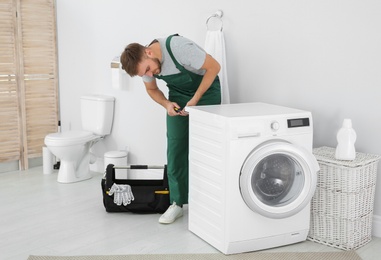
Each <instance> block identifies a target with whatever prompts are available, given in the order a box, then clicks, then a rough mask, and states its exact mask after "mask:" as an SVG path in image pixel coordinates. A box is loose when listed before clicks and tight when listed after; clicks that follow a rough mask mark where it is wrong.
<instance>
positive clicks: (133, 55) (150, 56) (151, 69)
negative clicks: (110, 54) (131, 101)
mask: <svg viewBox="0 0 381 260" xmlns="http://www.w3.org/2000/svg"><path fill="white" fill-rule="evenodd" d="M120 62H121V63H122V69H123V70H125V71H126V72H127V74H128V75H130V76H131V77H134V76H140V77H142V76H143V75H147V76H150V77H152V76H153V75H155V74H159V73H160V70H161V64H160V61H159V59H158V58H156V57H155V56H154V53H153V51H152V50H151V48H150V47H144V46H143V45H141V44H139V43H130V44H129V45H127V47H126V48H125V49H124V51H123V53H122V55H121V56H120Z"/></svg>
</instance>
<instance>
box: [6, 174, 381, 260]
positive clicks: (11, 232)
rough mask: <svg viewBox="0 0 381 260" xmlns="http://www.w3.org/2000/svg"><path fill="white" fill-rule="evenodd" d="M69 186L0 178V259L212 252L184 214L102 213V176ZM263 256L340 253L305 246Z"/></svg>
mask: <svg viewBox="0 0 381 260" xmlns="http://www.w3.org/2000/svg"><path fill="white" fill-rule="evenodd" d="M93 175H94V176H93V178H92V179H90V180H87V181H83V182H78V183H74V184H60V183H58V182H57V181H56V180H57V172H55V173H53V174H51V175H44V174H42V167H35V168H32V169H30V170H28V171H15V172H8V173H0V234H1V236H0V259H1V260H3V259H17V260H19V259H20V260H21V259H22V260H25V259H27V258H28V256H29V255H56V256H57V255H58V256H66V255H123V254H156V253H216V252H217V250H215V249H214V248H213V247H211V246H210V245H208V244H207V243H206V242H204V241H203V240H201V239H200V238H198V237H197V236H195V235H194V234H192V233H191V232H190V231H188V227H187V219H188V217H187V209H186V207H185V215H184V217H182V218H181V219H179V220H177V221H176V222H175V223H173V224H171V225H161V224H159V223H158V222H157V220H158V217H159V215H156V214H154V215H136V214H129V213H126V214H124V213H106V211H105V210H104V207H103V204H102V193H101V185H100V181H101V177H102V176H101V174H96V173H94V174H93ZM267 251H283V252H285V251H293V252H298V251H301V252H302V251H303V252H305V251H339V250H338V249H334V248H331V247H328V246H324V245H321V244H317V243H314V242H311V241H305V242H302V243H298V244H295V245H289V246H285V247H280V248H275V249H270V250H267ZM357 253H358V254H359V255H360V256H361V257H362V258H363V259H364V260H373V259H374V260H375V259H379V257H380V255H381V238H374V239H373V240H372V242H370V243H369V244H367V245H365V246H364V247H362V248H360V249H358V250H357Z"/></svg>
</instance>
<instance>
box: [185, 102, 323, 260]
mask: <svg viewBox="0 0 381 260" xmlns="http://www.w3.org/2000/svg"><path fill="white" fill-rule="evenodd" d="M187 110H188V112H189V230H190V231H191V232H193V233H194V234H196V235H197V236H199V237H200V238H202V239H203V240H205V241H206V242H208V243H209V244H210V245H212V246H213V247H215V248H216V249H218V250H219V251H221V252H222V253H224V254H236V253H243V252H249V251H257V250H262V249H267V248H273V247H278V246H283V245H288V244H293V243H297V242H300V241H304V240H306V238H307V234H308V231H309V225H310V201H311V198H312V196H313V194H314V191H315V187H316V178H317V171H318V170H319V165H318V163H317V161H316V159H315V157H314V156H313V154H312V138H313V131H312V117H311V113H310V112H308V111H303V110H298V109H293V108H288V107H282V106H276V105H272V104H266V103H242V104H226V105H213V106H197V107H188V108H187Z"/></svg>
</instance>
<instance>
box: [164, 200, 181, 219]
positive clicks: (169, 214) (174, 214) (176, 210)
mask: <svg viewBox="0 0 381 260" xmlns="http://www.w3.org/2000/svg"><path fill="white" fill-rule="evenodd" d="M182 215H183V208H182V207H180V206H177V205H176V202H173V204H172V205H171V206H169V208H168V209H167V211H165V213H164V214H163V215H161V217H160V218H159V223H161V224H171V223H173V222H174V221H175V220H176V219H177V218H179V217H181V216H182Z"/></svg>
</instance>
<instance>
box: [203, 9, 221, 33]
mask: <svg viewBox="0 0 381 260" xmlns="http://www.w3.org/2000/svg"><path fill="white" fill-rule="evenodd" d="M223 15H224V13H223V12H222V11H221V10H217V11H216V12H215V13H214V14H212V15H211V16H209V17H208V19H206V29H208V30H209V22H210V19H211V18H217V19H218V20H219V21H220V23H221V26H220V30H221V31H222V28H223V21H222V16H223Z"/></svg>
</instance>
